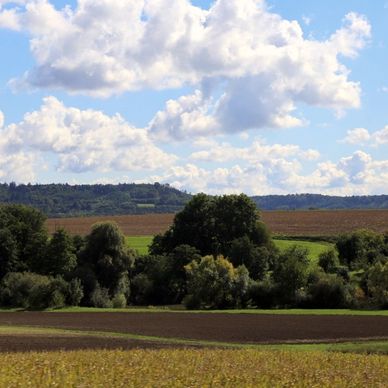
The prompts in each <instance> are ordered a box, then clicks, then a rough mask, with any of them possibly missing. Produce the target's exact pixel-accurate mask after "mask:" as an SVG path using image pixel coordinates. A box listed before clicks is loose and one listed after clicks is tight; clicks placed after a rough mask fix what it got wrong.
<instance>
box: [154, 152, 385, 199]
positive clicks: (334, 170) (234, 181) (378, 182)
mask: <svg viewBox="0 0 388 388" xmlns="http://www.w3.org/2000/svg"><path fill="white" fill-rule="evenodd" d="M302 164H303V163H302V161H301V160H298V159H296V158H291V159H287V158H281V157H279V158H268V159H263V160H261V161H252V162H248V163H245V164H242V163H241V162H239V163H238V164H235V165H233V166H232V167H230V168H225V167H222V168H213V169H210V168H202V167H199V166H197V165H195V164H193V163H189V164H187V165H184V166H174V167H172V168H170V169H168V170H167V171H166V172H165V173H164V174H163V175H158V176H153V177H152V178H151V181H155V180H157V181H159V182H169V183H172V184H173V185H174V186H175V187H178V188H181V189H185V190H189V191H192V192H200V191H204V192H209V193H213V194H220V193H238V192H245V193H248V194H251V195H260V194H261V195H265V194H274V193H278V194H287V193H290V192H295V193H302V192H310V193H321V194H329V195H355V194H358V195H360V194H365V195H369V194H383V193H386V191H387V189H388V184H387V182H388V180H387V179H388V160H383V161H378V160H374V159H373V158H372V156H371V155H369V154H367V153H365V152H363V151H357V152H355V153H354V154H353V155H351V156H348V157H344V158H341V159H340V160H339V161H338V162H337V163H334V162H332V161H324V162H320V163H318V165H317V166H316V168H315V169H314V170H313V171H312V172H311V173H306V172H304V171H303V165H302Z"/></svg>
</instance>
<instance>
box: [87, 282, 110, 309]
mask: <svg viewBox="0 0 388 388" xmlns="http://www.w3.org/2000/svg"><path fill="white" fill-rule="evenodd" d="M90 301H91V303H92V306H93V307H99V308H111V307H112V306H113V305H112V301H111V299H110V297H109V291H108V289H106V288H102V287H101V286H100V285H99V284H97V287H96V288H95V289H94V290H93V292H92V294H91V296H90Z"/></svg>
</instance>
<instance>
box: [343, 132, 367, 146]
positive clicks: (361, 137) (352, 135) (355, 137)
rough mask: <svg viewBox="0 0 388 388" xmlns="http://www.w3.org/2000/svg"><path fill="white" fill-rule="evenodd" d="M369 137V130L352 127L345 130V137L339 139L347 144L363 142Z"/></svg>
mask: <svg viewBox="0 0 388 388" xmlns="http://www.w3.org/2000/svg"><path fill="white" fill-rule="evenodd" d="M370 139H371V135H370V133H369V131H368V130H367V129H365V128H354V129H350V130H349V131H348V132H347V135H346V137H345V138H344V139H343V140H341V141H340V142H341V143H348V144H365V143H367V142H368V141H369V140H370Z"/></svg>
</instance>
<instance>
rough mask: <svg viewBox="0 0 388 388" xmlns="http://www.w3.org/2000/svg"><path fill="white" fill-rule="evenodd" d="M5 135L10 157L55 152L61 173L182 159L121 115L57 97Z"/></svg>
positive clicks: (150, 166)
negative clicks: (84, 107)
mask: <svg viewBox="0 0 388 388" xmlns="http://www.w3.org/2000/svg"><path fill="white" fill-rule="evenodd" d="M1 132H2V133H1V139H0V147H1V150H2V152H3V153H4V154H5V155H9V156H12V155H17V154H19V153H24V152H25V153H37V154H39V155H42V156H43V155H50V154H51V155H52V154H53V155H55V156H56V157H57V159H58V165H57V169H58V170H59V171H68V172H73V173H80V172H86V171H100V172H106V171H112V170H115V171H117V170H118V171H145V170H157V169H159V168H163V167H167V166H169V165H171V164H172V163H173V162H175V161H176V157H175V156H173V155H168V154H166V153H165V152H163V151H162V150H161V149H159V148H158V147H157V146H155V145H154V144H153V143H152V142H151V141H150V140H149V138H148V134H147V131H146V130H145V129H140V128H134V127H132V126H130V125H129V124H128V123H127V122H125V120H124V119H123V118H122V117H121V116H120V115H115V116H112V117H111V116H107V115H105V114H103V113H102V112H99V111H95V110H79V109H76V108H71V107H66V106H65V105H64V104H63V103H62V102H60V101H59V100H57V99H56V98H55V97H47V98H45V99H44V101H43V105H42V107H41V108H40V110H38V111H34V112H31V113H27V114H26V115H25V116H24V119H23V121H21V122H20V123H17V124H11V125H9V126H7V127H5V128H3V129H2V131H1Z"/></svg>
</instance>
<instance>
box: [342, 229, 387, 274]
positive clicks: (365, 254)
mask: <svg viewBox="0 0 388 388" xmlns="http://www.w3.org/2000/svg"><path fill="white" fill-rule="evenodd" d="M336 246H337V250H338V254H339V259H340V261H341V263H342V264H345V265H347V266H349V267H351V268H352V269H365V268H367V267H368V266H369V265H370V264H373V263H375V262H376V261H377V260H378V259H379V258H380V257H381V256H384V254H385V251H386V249H387V246H386V243H385V240H384V235H382V234H380V233H376V232H373V231H371V230H366V229H362V230H358V231H356V232H354V233H348V234H343V235H341V236H340V237H339V239H338V241H337V244H336Z"/></svg>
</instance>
